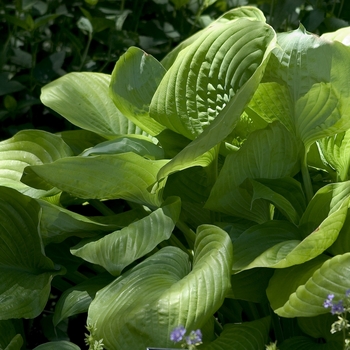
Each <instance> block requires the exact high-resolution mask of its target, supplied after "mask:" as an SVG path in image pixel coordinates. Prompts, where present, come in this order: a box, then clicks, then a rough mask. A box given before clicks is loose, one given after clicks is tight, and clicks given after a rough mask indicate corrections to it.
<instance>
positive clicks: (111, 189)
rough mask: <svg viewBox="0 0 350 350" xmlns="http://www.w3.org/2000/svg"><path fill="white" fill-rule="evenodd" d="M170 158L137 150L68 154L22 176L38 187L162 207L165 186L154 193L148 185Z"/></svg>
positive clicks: (27, 182)
mask: <svg viewBox="0 0 350 350" xmlns="http://www.w3.org/2000/svg"><path fill="white" fill-rule="evenodd" d="M166 162H167V161H166V160H157V161H153V160H148V159H145V158H143V157H141V156H139V155H137V154H134V153H122V154H110V155H97V156H91V157H67V158H64V159H60V160H58V161H56V162H53V163H51V164H44V165H41V166H31V167H27V168H26V169H25V170H24V174H23V176H22V179H21V180H22V181H23V182H24V183H26V184H28V185H30V186H32V187H35V188H37V187H39V188H44V189H50V188H52V187H57V188H59V189H60V190H62V191H65V192H68V193H70V194H71V195H73V196H77V197H79V198H85V199H94V198H95V199H114V198H122V199H126V200H130V201H133V202H136V203H140V204H146V205H150V206H156V207H158V206H159V205H160V204H161V202H162V200H161V193H160V192H161V191H160V190H161V186H160V188H159V189H158V191H157V192H156V193H150V192H149V190H148V187H149V186H151V185H152V184H153V183H154V182H155V181H156V174H157V173H158V171H159V169H160V168H161V167H162V166H163V165H164V164H165V163H166Z"/></svg>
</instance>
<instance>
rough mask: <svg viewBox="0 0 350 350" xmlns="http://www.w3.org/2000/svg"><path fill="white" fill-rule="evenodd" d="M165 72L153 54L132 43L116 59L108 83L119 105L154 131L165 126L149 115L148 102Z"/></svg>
mask: <svg viewBox="0 0 350 350" xmlns="http://www.w3.org/2000/svg"><path fill="white" fill-rule="evenodd" d="M164 74H165V69H164V67H163V66H162V65H161V64H160V63H159V62H158V61H157V60H156V59H155V58H154V57H153V56H151V55H148V54H147V53H146V52H144V51H143V50H141V49H139V48H137V47H130V48H129V49H128V50H127V51H126V52H125V54H124V55H122V56H120V58H119V60H118V61H117V63H116V65H115V67H114V70H113V72H112V77H111V82H110V85H109V92H110V96H111V98H112V100H113V102H114V103H115V105H116V106H117V108H118V109H119V110H120V111H121V112H122V113H123V114H124V115H125V116H126V117H128V118H129V119H130V120H131V121H132V122H133V123H135V124H136V125H138V126H139V127H140V128H141V129H142V130H144V131H146V132H147V133H149V134H151V135H157V134H159V133H160V132H161V131H162V130H164V129H165V127H164V126H163V125H161V124H159V123H158V122H156V121H155V120H154V119H152V118H150V117H149V105H150V103H151V100H152V97H153V95H154V93H155V91H156V90H157V87H158V85H159V83H160V81H161V80H162V78H163V76H164Z"/></svg>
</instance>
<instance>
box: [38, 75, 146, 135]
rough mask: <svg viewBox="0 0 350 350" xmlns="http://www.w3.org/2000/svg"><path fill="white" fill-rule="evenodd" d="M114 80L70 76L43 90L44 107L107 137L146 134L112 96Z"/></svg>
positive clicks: (98, 77)
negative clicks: (124, 113) (123, 112)
mask: <svg viewBox="0 0 350 350" xmlns="http://www.w3.org/2000/svg"><path fill="white" fill-rule="evenodd" d="M110 80H111V76H110V75H107V74H102V73H90V72H80V73H69V74H66V75H64V76H63V77H61V78H59V79H57V80H54V81H53V82H51V83H49V84H47V85H45V86H44V87H43V88H42V93H41V96H40V98H41V101H42V103H43V104H44V105H45V106H47V107H50V108H52V109H53V110H54V111H56V112H57V113H59V114H61V115H62V116H63V117H64V118H66V119H67V120H69V121H70V122H71V123H73V124H74V125H77V126H79V127H80V128H82V129H86V130H90V131H93V132H95V133H96V134H99V135H101V136H105V137H113V136H115V135H120V134H142V130H140V129H139V128H138V127H137V126H136V125H135V124H133V123H132V122H131V121H130V120H128V119H127V118H126V117H125V116H124V115H123V114H122V113H121V112H120V111H119V110H118V109H117V108H116V107H115V105H114V103H113V101H112V100H111V98H110V97H109V96H108V86H109V83H110Z"/></svg>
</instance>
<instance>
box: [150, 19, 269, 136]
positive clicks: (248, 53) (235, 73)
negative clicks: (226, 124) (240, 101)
mask: <svg viewBox="0 0 350 350" xmlns="http://www.w3.org/2000/svg"><path fill="white" fill-rule="evenodd" d="M273 37H274V32H273V31H272V30H271V28H270V27H269V26H267V25H266V24H264V23H262V22H260V21H251V20H248V19H245V18H241V19H239V20H236V21H232V22H231V21H229V22H226V23H220V24H218V25H217V26H215V27H214V28H213V30H212V31H211V32H209V33H208V34H207V35H201V36H200V37H199V38H198V39H196V40H195V41H194V42H193V43H192V44H191V45H189V46H188V47H186V48H185V49H183V50H182V51H181V52H180V53H179V55H178V56H177V58H176V60H175V62H174V63H173V65H172V66H171V68H170V69H169V70H168V71H167V73H166V74H165V76H164V78H163V80H162V81H161V83H160V85H159V87H158V89H157V91H156V93H155V95H154V96H153V99H152V103H151V109H150V113H151V114H150V115H151V117H152V118H154V119H156V120H157V121H159V122H160V123H161V124H163V125H165V126H166V127H168V128H169V129H171V130H173V131H175V132H177V133H179V134H181V135H184V136H186V137H187V138H189V139H192V140H193V139H194V138H196V137H197V136H198V135H199V134H201V133H202V132H203V130H204V129H205V128H206V127H208V126H209V125H210V123H211V122H212V121H213V120H214V119H215V118H216V117H217V115H218V114H219V113H220V111H221V110H222V109H223V108H224V107H225V106H226V105H227V104H228V102H229V101H230V100H231V99H232V97H233V96H234V95H235V94H236V92H237V90H239V89H240V88H242V86H243V85H245V83H246V82H247V81H248V80H249V79H250V78H251V76H252V75H253V74H254V72H255V71H256V69H257V68H258V67H259V65H261V63H262V60H263V57H264V51H265V50H266V46H267V45H268V43H269V42H270V41H271V40H272V38H273ZM243 58H244V59H243Z"/></svg>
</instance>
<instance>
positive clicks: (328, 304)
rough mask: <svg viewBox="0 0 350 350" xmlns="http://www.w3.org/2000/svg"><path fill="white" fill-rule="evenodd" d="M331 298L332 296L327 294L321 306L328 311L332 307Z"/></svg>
mask: <svg viewBox="0 0 350 350" xmlns="http://www.w3.org/2000/svg"><path fill="white" fill-rule="evenodd" d="M333 298H334V294H328V297H327V299H326V300H325V301H324V303H323V306H324V307H325V308H326V309H328V308H329V307H333V301H332V300H333Z"/></svg>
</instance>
